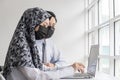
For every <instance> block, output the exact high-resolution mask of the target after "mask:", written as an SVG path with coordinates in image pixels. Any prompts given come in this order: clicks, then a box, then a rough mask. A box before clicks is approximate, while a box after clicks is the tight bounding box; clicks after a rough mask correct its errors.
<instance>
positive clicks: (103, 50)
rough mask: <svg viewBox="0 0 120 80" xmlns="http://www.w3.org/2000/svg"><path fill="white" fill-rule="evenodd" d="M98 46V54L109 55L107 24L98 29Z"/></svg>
mask: <svg viewBox="0 0 120 80" xmlns="http://www.w3.org/2000/svg"><path fill="white" fill-rule="evenodd" d="M99 46H100V48H99V51H100V55H109V26H106V27H104V28H102V29H100V31H99Z"/></svg>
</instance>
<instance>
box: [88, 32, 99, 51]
mask: <svg viewBox="0 0 120 80" xmlns="http://www.w3.org/2000/svg"><path fill="white" fill-rule="evenodd" d="M95 44H98V36H97V31H95V32H91V33H90V34H89V52H90V48H91V45H95Z"/></svg>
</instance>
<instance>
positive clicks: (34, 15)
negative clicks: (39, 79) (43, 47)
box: [3, 7, 51, 79]
mask: <svg viewBox="0 0 120 80" xmlns="http://www.w3.org/2000/svg"><path fill="white" fill-rule="evenodd" d="M49 17H51V15H50V14H48V13H47V12H46V11H44V10H43V9H40V8H37V7H36V8H30V9H28V10H26V11H25V12H24V13H23V16H22V17H21V19H20V21H19V23H18V25H17V28H16V30H15V32H14V35H13V37H12V40H11V42H10V46H9V49H8V52H7V56H6V60H5V64H4V71H3V75H4V77H5V78H6V79H7V76H8V75H10V73H11V71H12V69H13V68H16V67H30V68H39V69H41V66H42V62H41V60H40V58H39V55H38V50H37V46H36V43H35V40H36V39H35V27H36V26H38V25H39V24H40V23H42V22H43V21H45V20H46V19H48V18H49Z"/></svg>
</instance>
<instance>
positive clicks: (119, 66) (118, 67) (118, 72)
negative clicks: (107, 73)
mask: <svg viewBox="0 0 120 80" xmlns="http://www.w3.org/2000/svg"><path fill="white" fill-rule="evenodd" d="M115 76H116V77H118V78H119V79H120V60H116V64H115Z"/></svg>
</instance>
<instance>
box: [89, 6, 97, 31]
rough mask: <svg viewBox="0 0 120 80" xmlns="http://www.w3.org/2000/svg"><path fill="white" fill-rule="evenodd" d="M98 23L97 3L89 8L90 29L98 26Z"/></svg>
mask: <svg viewBox="0 0 120 80" xmlns="http://www.w3.org/2000/svg"><path fill="white" fill-rule="evenodd" d="M97 24H98V15H97V5H95V6H94V7H92V8H91V9H90V10H89V29H91V28H92V27H95V26H97Z"/></svg>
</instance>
